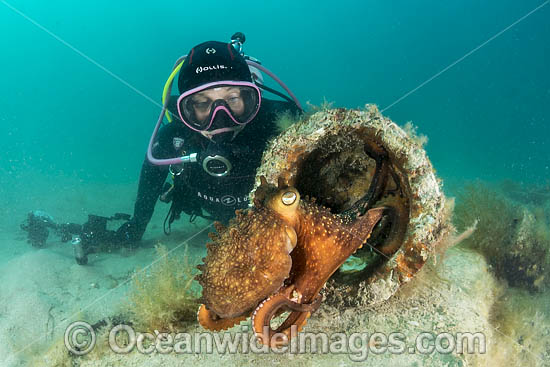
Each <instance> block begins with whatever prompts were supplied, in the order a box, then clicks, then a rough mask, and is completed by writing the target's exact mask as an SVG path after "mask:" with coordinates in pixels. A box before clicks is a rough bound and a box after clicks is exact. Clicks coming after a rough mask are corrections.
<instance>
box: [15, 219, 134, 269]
mask: <svg viewBox="0 0 550 367" xmlns="http://www.w3.org/2000/svg"><path fill="white" fill-rule="evenodd" d="M130 217H131V216H130V215H129V214H124V213H116V214H115V215H113V216H111V217H103V216H100V215H94V214H89V215H88V221H87V222H85V223H84V224H77V223H60V224H57V223H55V222H54V220H53V218H52V216H51V215H49V214H47V213H45V212H43V211H40V210H35V211H31V212H29V214H28V215H27V219H26V221H25V222H23V223H22V224H21V229H22V230H24V231H26V232H27V242H28V243H30V244H31V245H32V246H33V247H44V245H45V244H46V240H47V239H48V236H49V228H51V229H53V230H54V232H55V234H56V235H58V236H59V237H60V239H61V242H64V243H65V242H68V241H69V240H71V244H72V245H73V249H74V256H75V260H76V262H77V263H78V264H79V265H85V264H87V263H88V254H90V253H93V252H95V250H96V249H97V248H98V247H99V246H100V245H102V244H105V243H115V242H116V239H117V237H116V232H115V231H112V230H109V229H107V222H109V221H112V220H129V219H130Z"/></svg>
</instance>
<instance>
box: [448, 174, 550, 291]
mask: <svg viewBox="0 0 550 367" xmlns="http://www.w3.org/2000/svg"><path fill="white" fill-rule="evenodd" d="M546 217H547V215H546V211H545V210H544V208H543V207H540V206H536V207H533V206H527V205H525V204H519V203H517V202H516V201H514V200H512V199H511V198H509V197H508V196H506V195H505V194H503V193H502V192H501V191H498V190H497V189H494V188H492V187H490V186H489V185H488V184H486V183H483V182H480V181H476V182H473V183H469V184H466V185H465V186H464V187H463V189H462V192H461V193H460V194H459V195H458V200H457V206H456V210H455V220H454V222H455V225H456V226H457V228H458V229H459V230H464V229H465V228H466V226H468V225H471V223H472V222H474V221H475V220H478V225H477V231H475V232H474V233H473V235H472V236H471V237H470V238H468V239H466V240H465V241H464V242H463V246H464V247H466V248H469V249H472V250H476V251H478V252H480V253H481V254H483V255H484V256H485V258H486V259H487V262H488V263H489V264H490V265H491V267H492V270H493V272H494V273H495V275H496V276H497V277H498V278H499V279H501V280H505V281H507V282H508V284H509V285H511V286H514V287H521V288H526V289H529V290H532V291H540V290H542V289H543V288H544V287H545V285H546V283H548V278H549V272H550V228H549V226H548V221H547V218H546Z"/></svg>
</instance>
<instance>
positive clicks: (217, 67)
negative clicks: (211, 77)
mask: <svg viewBox="0 0 550 367" xmlns="http://www.w3.org/2000/svg"><path fill="white" fill-rule="evenodd" d="M223 69H229V68H228V67H227V66H225V65H208V66H199V67H197V69H195V73H197V74H200V73H202V72H203V71H211V70H223Z"/></svg>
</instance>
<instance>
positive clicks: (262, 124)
mask: <svg viewBox="0 0 550 367" xmlns="http://www.w3.org/2000/svg"><path fill="white" fill-rule="evenodd" d="M244 41H245V37H244V34H242V33H240V32H239V33H236V34H235V35H233V37H232V38H231V42H230V43H223V42H217V41H209V42H204V43H201V44H199V45H197V46H195V47H193V48H192V49H191V50H190V51H189V53H188V54H187V55H186V56H183V57H182V58H180V59H179V60H178V61H177V62H176V64H175V66H174V69H173V71H172V74H171V75H170V77H169V78H168V81H167V82H166V85H165V88H164V93H163V109H162V111H161V114H160V116H159V119H158V122H157V125H156V127H155V129H154V131H153V134H152V136H151V139H150V142H149V147H148V150H147V155H146V158H145V160H144V162H143V165H142V168H141V173H140V178H139V186H138V193H137V199H136V202H135V205H134V214H133V216H132V218H131V219H130V220H128V221H127V222H125V223H124V224H123V225H122V226H120V227H119V228H118V230H117V231H116V235H115V238H116V242H117V243H118V244H120V245H130V246H132V245H133V244H135V243H137V242H138V241H139V240H141V238H142V236H143V234H144V232H145V229H146V227H147V224H148V223H149V221H150V219H151V217H152V215H153V211H154V208H155V204H156V202H157V200H158V199H160V200H161V201H163V202H166V203H171V206H170V209H169V211H168V214H167V216H166V219H165V221H164V231H165V233H166V234H169V233H170V229H171V224H172V222H173V221H174V220H176V219H179V218H180V215H181V213H182V212H184V213H186V214H187V215H189V220H190V221H193V220H194V219H195V218H196V217H197V216H200V217H204V218H207V219H213V220H218V221H222V222H227V221H228V220H229V219H230V218H231V217H233V216H234V213H235V210H236V209H242V208H246V207H247V206H248V193H249V192H250V190H251V189H252V187H253V184H254V178H255V171H256V169H257V168H258V167H259V165H260V161H261V157H262V153H263V151H264V149H265V148H266V145H267V143H268V141H269V140H270V139H272V138H273V137H275V136H276V135H277V134H278V132H279V131H278V127H277V124H276V120H277V118H278V116H279V115H280V114H281V113H285V112H289V113H291V114H299V113H300V112H302V108H301V106H300V103H299V102H298V100H297V99H296V97H295V96H294V95H293V94H292V92H291V91H290V90H289V89H288V88H287V87H286V86H285V85H284V83H282V82H281V81H280V80H279V79H278V78H277V77H276V76H275V75H274V74H273V73H271V72H270V71H269V70H268V69H266V68H265V67H263V66H262V65H261V64H260V63H259V61H258V60H256V59H254V58H252V57H250V56H246V55H244V53H243V51H242V46H243V43H244ZM262 71H263V72H264V73H266V74H267V75H269V76H270V77H271V78H272V79H273V80H275V81H276V82H277V83H278V84H279V85H280V86H281V87H282V88H283V89H284V90H285V91H286V92H287V93H288V96H287V95H285V94H283V93H280V92H278V91H277V90H274V89H272V88H270V87H268V86H266V85H264V83H263V75H262ZM176 75H178V78H177V87H178V89H179V95H174V96H171V90H172V83H173V81H174V79H175V78H176ZM266 91H267V92H270V93H273V94H275V95H277V96H279V97H281V98H282V99H283V100H275V99H267V98H264V96H263V93H264V92H266ZM165 117H166V119H167V120H168V121H169V122H168V123H165V122H164V119H165ZM168 175H170V177H171V179H172V183H168V182H166V178H167V176H168Z"/></svg>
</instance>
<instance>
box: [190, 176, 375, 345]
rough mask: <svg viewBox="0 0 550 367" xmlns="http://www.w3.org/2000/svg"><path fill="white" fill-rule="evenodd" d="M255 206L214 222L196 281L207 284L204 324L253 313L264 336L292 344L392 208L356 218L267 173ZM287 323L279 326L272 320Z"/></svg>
mask: <svg viewBox="0 0 550 367" xmlns="http://www.w3.org/2000/svg"><path fill="white" fill-rule="evenodd" d="M260 180H261V185H260V186H259V187H258V189H257V190H256V192H255V196H254V206H253V207H252V208H250V209H248V210H247V211H237V212H236V217H235V218H234V219H232V220H231V221H230V222H229V224H228V226H227V227H225V226H223V225H222V224H220V223H217V222H216V223H215V227H216V231H217V233H210V234H209V237H210V238H211V239H212V241H213V242H211V243H207V256H206V257H205V258H203V261H204V264H201V265H199V266H198V268H199V270H201V274H200V275H198V276H197V280H198V281H199V283H200V284H201V286H202V288H203V293H202V297H201V303H202V304H201V306H200V307H199V311H198V314H197V318H198V321H199V323H200V324H201V325H202V326H203V327H204V328H206V329H208V330H215V331H217V330H225V329H228V328H230V327H232V326H233V325H236V324H238V323H240V322H241V321H243V320H245V319H246V318H248V317H250V316H251V317H252V325H253V330H254V333H255V334H256V337H257V338H258V340H259V341H260V342H261V343H262V344H265V345H269V346H270V347H278V346H281V345H284V344H287V343H288V342H289V340H290V338H291V337H292V336H293V335H294V333H295V331H300V330H301V329H302V328H303V326H304V325H305V323H306V321H307V319H308V318H309V317H310V315H311V314H312V313H313V312H315V311H316V310H317V308H318V307H319V305H320V304H321V301H322V296H321V295H320V291H321V289H322V287H323V286H324V284H325V283H326V282H327V280H328V279H329V278H330V276H331V275H332V274H333V273H334V272H335V271H336V270H337V269H338V268H339V267H340V266H341V265H342V264H343V263H344V261H345V260H346V259H347V258H348V257H349V256H350V255H352V254H353V253H354V252H355V251H356V250H357V249H359V248H361V247H362V246H363V244H364V243H365V242H366V240H367V239H368V238H369V236H370V234H371V232H372V230H373V228H374V226H375V225H376V224H377V223H378V221H379V220H380V219H381V218H382V216H383V215H384V211H385V209H386V208H384V207H379V208H375V209H370V210H368V211H367V212H366V213H365V214H364V215H362V216H360V217H358V218H355V219H353V220H352V219H351V218H349V217H346V216H343V215H337V214H333V213H331V212H330V210H329V209H327V208H325V207H323V206H321V205H318V204H316V203H315V200H313V199H312V200H310V199H309V198H308V197H305V198H301V197H300V193H299V192H298V190H297V189H296V188H294V187H290V186H288V184H286V183H285V182H284V180H282V179H279V182H278V186H277V187H275V186H274V185H269V184H268V183H267V180H266V179H265V177H261V178H260ZM279 316H281V318H284V321H282V322H281V323H280V325H279V326H277V327H272V326H271V324H272V320H273V319H274V318H276V317H279Z"/></svg>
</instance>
